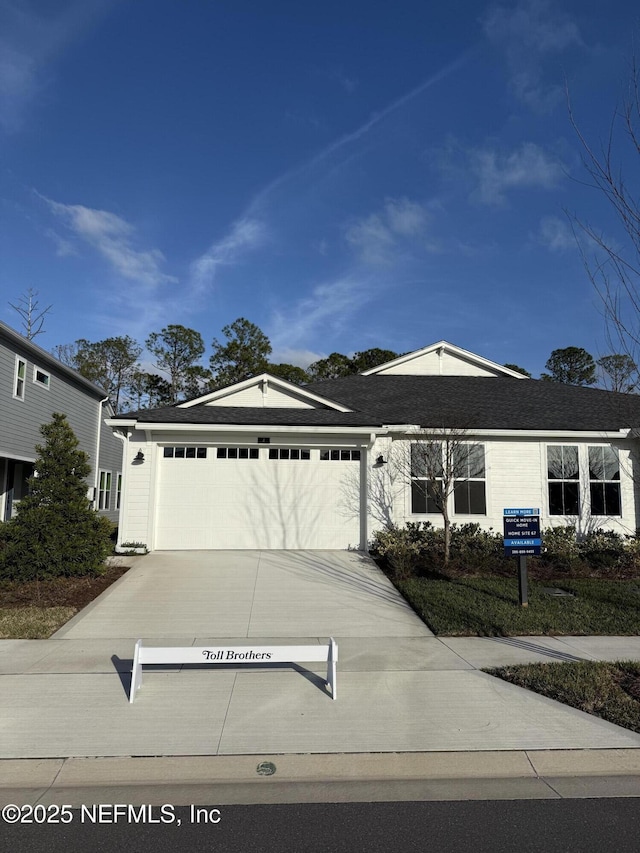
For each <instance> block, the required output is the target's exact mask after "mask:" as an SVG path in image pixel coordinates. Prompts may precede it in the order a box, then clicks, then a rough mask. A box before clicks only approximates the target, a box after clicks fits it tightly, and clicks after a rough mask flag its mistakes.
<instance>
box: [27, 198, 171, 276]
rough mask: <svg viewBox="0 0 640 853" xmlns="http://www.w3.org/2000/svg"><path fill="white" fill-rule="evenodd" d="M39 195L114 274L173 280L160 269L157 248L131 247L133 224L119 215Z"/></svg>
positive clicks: (160, 255) (161, 256)
mask: <svg viewBox="0 0 640 853" xmlns="http://www.w3.org/2000/svg"><path fill="white" fill-rule="evenodd" d="M38 195H39V194H38ZM40 198H42V199H43V200H44V201H45V202H46V204H47V206H48V207H49V209H50V210H51V212H52V213H53V214H54V216H55V217H56V218H57V219H58V220H59V221H60V222H62V223H63V224H64V225H65V226H66V227H67V228H68V229H69V231H71V233H72V234H73V235H74V236H75V237H77V238H78V239H80V240H82V241H84V242H85V243H87V244H88V245H89V246H91V247H92V248H93V249H95V250H96V251H97V252H98V253H99V254H100V255H101V256H102V257H103V258H104V259H105V260H106V261H108V263H109V265H110V266H111V267H112V268H113V269H114V270H115V271H116V272H117V273H118V275H121V276H122V277H123V278H127V279H130V280H132V281H136V282H138V283H140V284H144V285H151V286H155V285H159V284H163V283H165V282H175V281H177V279H176V278H174V277H173V276H170V275H166V274H165V273H163V272H162V271H161V266H162V264H163V263H164V255H163V254H162V252H161V251H159V250H158V249H147V250H139V249H135V248H134V247H133V245H132V243H133V241H134V238H135V228H134V227H133V226H132V225H130V224H129V223H128V222H127V221H126V220H124V219H122V217H120V216H116V214H115V213H110V212H109V211H106V210H95V209H93V208H90V207H85V206H84V205H81V204H61V203H60V202H57V201H52V200H51V199H49V198H46V197H45V196H41V195H40ZM67 254H68V252H67Z"/></svg>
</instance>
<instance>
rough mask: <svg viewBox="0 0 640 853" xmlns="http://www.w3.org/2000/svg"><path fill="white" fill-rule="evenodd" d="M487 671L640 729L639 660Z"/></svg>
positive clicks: (508, 667) (637, 730) (507, 667)
mask: <svg viewBox="0 0 640 853" xmlns="http://www.w3.org/2000/svg"><path fill="white" fill-rule="evenodd" d="M485 672H488V673H489V675H495V676H497V677H498V678H502V679H504V681H509V682H511V684H516V685H518V687H526V688H528V689H529V690H533V691H535V692H536V693H541V694H542V695H543V696H548V697H549V698H551V699H557V700H558V701H559V702H564V704H565V705H570V706H571V707H572V708H578V709H579V710H580V711H586V712H587V713H589V714H594V715H595V716H597V717H601V718H602V719H603V720H608V721H609V722H610V723H615V724H616V725H618V726H624V728H626V729H631V731H634V732H640V662H638V661H616V662H615V663H608V662H601V661H580V662H576V663H531V664H521V665H518V666H505V667H501V668H499V669H487V670H485Z"/></svg>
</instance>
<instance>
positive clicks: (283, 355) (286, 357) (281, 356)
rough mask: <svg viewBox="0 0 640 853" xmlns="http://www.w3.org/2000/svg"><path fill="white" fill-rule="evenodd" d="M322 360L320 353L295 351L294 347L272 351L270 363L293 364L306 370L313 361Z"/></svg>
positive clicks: (303, 350)
mask: <svg viewBox="0 0 640 853" xmlns="http://www.w3.org/2000/svg"><path fill="white" fill-rule="evenodd" d="M321 358H324V356H323V355H322V353H319V352H313V351H312V350H309V349H304V348H302V349H296V348H295V347H281V348H278V349H275V348H274V349H273V351H272V353H271V361H272V363H273V364H295V366H296V367H302V368H303V369H305V370H306V368H307V367H309V365H310V364H313V362H314V361H318V360H319V359H321Z"/></svg>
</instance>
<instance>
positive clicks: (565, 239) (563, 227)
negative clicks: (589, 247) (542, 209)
mask: <svg viewBox="0 0 640 853" xmlns="http://www.w3.org/2000/svg"><path fill="white" fill-rule="evenodd" d="M537 242H538V243H540V244H541V245H543V246H546V247H547V249H549V250H550V251H552V252H563V251H566V250H567V249H576V248H578V244H577V241H576V236H575V234H574V233H573V230H572V229H571V227H570V226H569V223H568V222H567V221H566V220H564V219H560V217H559V216H543V217H542V219H541V220H540V225H539V228H538V234H537Z"/></svg>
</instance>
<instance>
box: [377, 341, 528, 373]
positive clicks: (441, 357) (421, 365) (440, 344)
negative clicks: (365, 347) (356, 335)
mask: <svg viewBox="0 0 640 853" xmlns="http://www.w3.org/2000/svg"><path fill="white" fill-rule="evenodd" d="M362 375H363V376H373V375H382V376H384V375H394V376H403V375H409V376H434V375H435V376H508V377H510V378H513V379H527V378H528V377H526V376H524V375H523V374H522V373H518V372H517V371H516V370H511V369H510V368H509V367H504V365H502V364H498V363H497V362H495V361H491V360H490V359H488V358H484V357H483V356H481V355H477V354H476V353H473V352H470V351H469V350H465V349H463V348H462V347H459V346H456V345H455V344H452V343H449V341H445V340H441V341H436V343H433V344H429V346H426V347H422V349H418V350H414V351H413V352H408V353H405V354H404V355H401V356H398V358H394V359H393V361H388V362H386V364H379V365H378V366H377V367H372V368H370V369H369V370H365V371H363V373H362Z"/></svg>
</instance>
